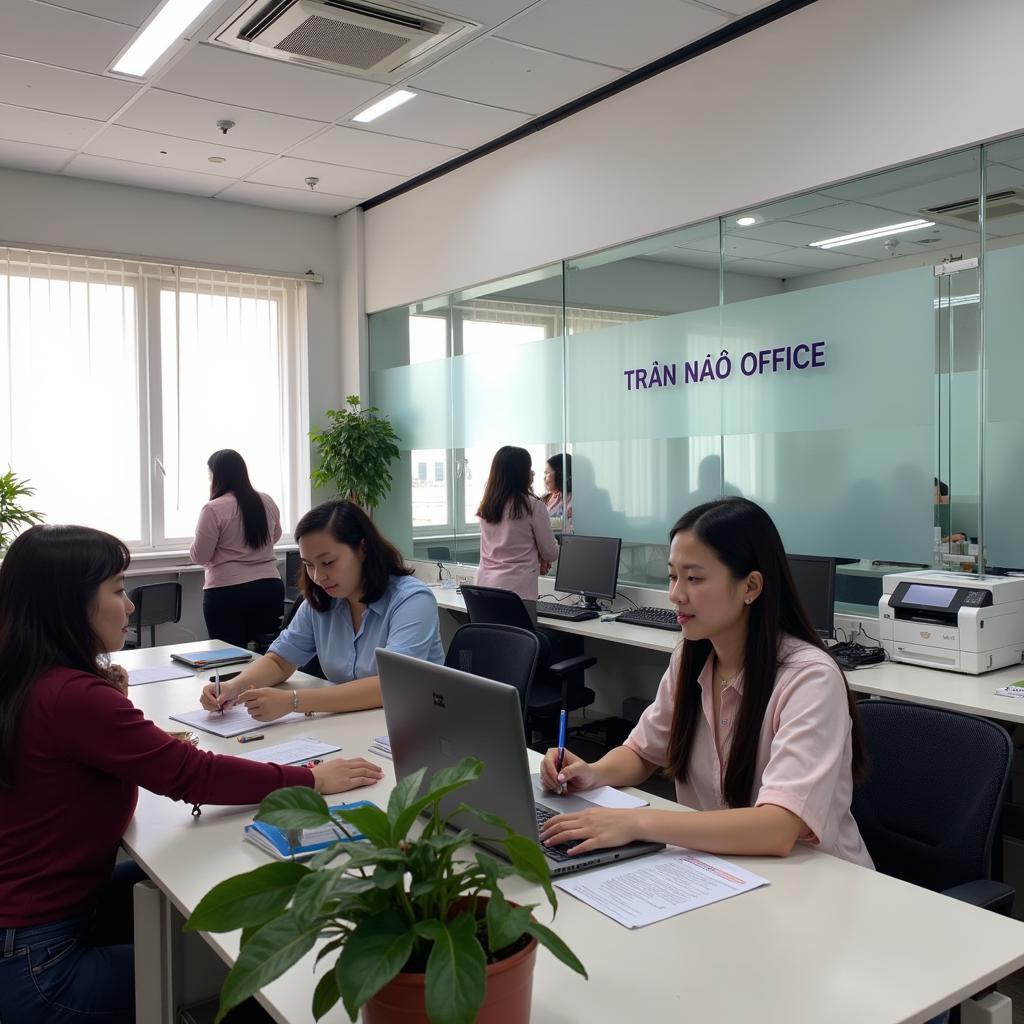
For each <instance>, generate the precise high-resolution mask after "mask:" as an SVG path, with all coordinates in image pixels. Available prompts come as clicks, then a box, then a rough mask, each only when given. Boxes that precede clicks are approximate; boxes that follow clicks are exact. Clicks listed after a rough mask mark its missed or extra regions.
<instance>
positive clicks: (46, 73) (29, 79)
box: [0, 57, 140, 121]
mask: <svg viewBox="0 0 1024 1024" xmlns="http://www.w3.org/2000/svg"><path fill="white" fill-rule="evenodd" d="M139 88H140V87H139V86H135V85H129V84H128V83H127V82H121V81H118V80H116V79H113V78H104V77H103V76H102V75H88V74H85V73H83V72H81V71H66V70H65V69H64V68H51V67H49V66H48V65H46V64H35V63H33V62H31V61H26V60H16V59H15V58H13V57H0V96H2V97H3V98H4V99H5V100H7V101H8V102H10V103H16V104H17V105H18V106H20V107H34V108H36V109H37V110H52V111H55V112H56V113H58V114H72V115H74V116H75V117H91V118H94V119H96V120H100V121H105V120H106V119H107V118H108V117H110V116H111V115H112V114H113V113H114V112H115V111H116V110H118V108H120V107H122V106H123V105H124V104H125V103H127V102H128V100H130V99H131V98H132V96H134V95H135V94H136V93H137V92H138V91H139Z"/></svg>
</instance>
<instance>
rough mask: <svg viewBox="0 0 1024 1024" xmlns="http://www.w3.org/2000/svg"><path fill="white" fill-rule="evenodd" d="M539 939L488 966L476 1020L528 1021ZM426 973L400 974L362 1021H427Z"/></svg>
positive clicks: (495, 1023)
mask: <svg viewBox="0 0 1024 1024" xmlns="http://www.w3.org/2000/svg"><path fill="white" fill-rule="evenodd" d="M536 959H537V940H536V939H534V938H532V937H531V938H530V942H529V944H528V945H527V946H524V947H523V949H521V950H519V952H518V953H514V954H513V955H512V956H510V957H508V959H506V960H499V961H498V962H497V963H495V964H491V965H489V966H488V968H487V995H486V997H485V998H484V1005H483V1006H482V1007H481V1008H480V1013H479V1015H478V1016H477V1018H476V1021H477V1024H529V1020H530V1001H531V998H532V996H533V965H534V961H535V960H536ZM425 978H426V976H425V975H423V974H399V975H398V976H397V977H396V978H395V979H394V980H393V981H391V982H389V983H388V984H387V985H385V986H384V988H382V989H381V990H380V991H379V992H378V993H377V994H376V995H375V996H374V997H373V998H372V999H371V1000H370V1001H369V1002H368V1003H366V1005H365V1006H364V1007H363V1024H427V1022H428V1021H429V1018H428V1017H427V1011H426V1008H425V994H424V993H425V985H426V981H425Z"/></svg>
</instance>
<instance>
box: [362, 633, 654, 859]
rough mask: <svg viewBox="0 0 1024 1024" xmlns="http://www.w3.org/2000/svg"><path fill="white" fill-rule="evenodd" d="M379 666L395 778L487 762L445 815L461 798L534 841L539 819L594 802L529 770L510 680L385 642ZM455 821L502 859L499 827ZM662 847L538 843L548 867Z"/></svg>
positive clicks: (448, 803)
mask: <svg viewBox="0 0 1024 1024" xmlns="http://www.w3.org/2000/svg"><path fill="white" fill-rule="evenodd" d="M377 669H378V671H379V673H380V688H381V693H382V694H383V697H384V717H385V718H386V719H387V723H388V736H389V737H390V740H391V753H392V756H393V757H394V761H395V776H396V777H397V778H398V779H404V778H405V777H406V776H407V775H411V774H412V773H413V772H415V771H417V770H418V769H420V768H424V767H425V768H426V769H427V780H429V779H430V777H431V775H433V773H434V772H436V771H438V770H440V769H441V768H450V767H451V766H452V765H455V764H458V763H459V761H461V760H462V759H463V758H464V757H476V758H479V759H480V760H481V761H482V762H483V764H484V771H483V773H482V774H481V776H480V778H479V779H478V780H477V781H476V782H473V783H470V784H469V785H468V786H465V787H463V788H461V789H459V790H457V791H456V792H454V793H451V794H449V795H448V796H447V797H445V798H444V799H442V801H441V813H442V814H443V815H448V814H450V813H451V811H452V810H454V808H455V807H457V806H458V805H459V804H460V803H466V804H469V806H470V807H476V808H478V809H479V810H481V811H487V812H489V813H491V814H496V815H498V817H500V818H503V819H504V820H505V821H507V822H508V824H509V825H510V826H511V827H512V828H513V829H515V831H516V832H519V833H520V834H522V835H524V836H529V837H530V838H531V839H536V840H537V841H538V843H539V841H540V840H539V838H538V823H539V822H541V821H543V820H545V819H546V818H549V817H551V816H552V815H555V814H561V813H564V812H566V811H582V810H587V809H590V808H592V807H593V806H594V805H593V804H591V803H588V802H587V801H586V800H583V799H581V798H580V797H577V796H559V795H557V794H555V793H548V792H545V791H544V790H542V789H541V788H540V780H539V778H538V777H537V776H531V775H530V765H529V761H528V760H527V754H526V740H525V738H524V735H523V713H522V711H521V709H520V706H519V694H518V692H517V691H516V689H515V687H514V686H508V685H506V684H505V683H498V682H495V681H494V680H493V679H484V678H482V677H481V676H474V675H470V674H469V673H468V672H460V671H459V670H458V669H454V668H445V667H444V666H442V665H433V664H431V663H430V662H428V661H421V660H420V659H418V658H410V657H408V656H407V655H405V654H395V653H394V652H392V651H386V650H383V649H378V650H377ZM452 824H454V825H456V826H457V827H459V828H471V829H473V831H474V832H476V833H478V834H479V835H481V836H483V837H484V838H482V839H480V840H478V842H479V844H480V845H481V846H484V847H486V848H487V849H488V850H491V851H493V852H494V853H496V854H497V855H498V856H500V857H505V859H507V857H506V855H505V849H504V847H503V846H502V845H501V844H500V843H489V842H487V839H486V837H487V835H488V833H490V834H491V835H492V836H496V835H497V834H498V833H497V831H496V830H493V829H490V828H489V826H487V825H485V824H484V823H483V822H482V821H481V820H480V819H479V818H476V817H474V816H473V815H469V814H465V813H464V814H461V815H456V816H455V817H454V818H452ZM663 848H664V845H663V844H662V843H646V842H636V843H629V844H628V845H626V846H616V847H612V848H610V849H607V850H595V851H594V852H593V853H587V854H581V855H579V856H577V857H570V856H569V854H568V852H567V848H565V847H562V848H556V849H552V848H549V847H544V846H542V847H541V850H543V852H544V855H545V857H546V858H547V861H548V867H549V868H550V869H551V874H552V875H564V874H567V873H569V872H571V871H581V870H583V869H584V868H592V867H596V866H597V865H598V864H610V863H612V862H614V861H617V860H626V859H627V858H629V857H639V856H641V855H642V854H645V853H653V852H655V851H656V850H661V849H663Z"/></svg>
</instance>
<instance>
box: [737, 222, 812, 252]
mask: <svg viewBox="0 0 1024 1024" xmlns="http://www.w3.org/2000/svg"><path fill="white" fill-rule="evenodd" d="M734 235H735V236H736V237H742V238H756V239H759V240H760V241H762V242H777V243H778V244H779V245H801V246H803V245H810V243H811V242H817V241H819V240H820V239H821V238H822V234H821V228H819V227H814V226H813V225H810V224H791V223H790V222H789V221H785V220H775V221H770V222H769V223H767V224H757V225H755V226H753V227H749V228H741V227H733V226H732V225H731V224H730V225H729V226H728V227H727V229H726V237H732V236H734Z"/></svg>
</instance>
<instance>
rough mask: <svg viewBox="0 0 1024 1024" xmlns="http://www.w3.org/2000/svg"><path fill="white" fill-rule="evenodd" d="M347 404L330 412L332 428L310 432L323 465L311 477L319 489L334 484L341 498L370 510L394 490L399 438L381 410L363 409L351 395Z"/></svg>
mask: <svg viewBox="0 0 1024 1024" xmlns="http://www.w3.org/2000/svg"><path fill="white" fill-rule="evenodd" d="M345 402H346V404H347V405H348V406H349V408H348V409H328V410H327V418H328V419H329V420H330V421H331V422H330V426H329V427H327V428H326V429H324V430H317V429H316V427H314V428H313V429H312V430H311V431H310V432H309V436H310V438H311V440H312V441H313V443H314V444H315V445H316V446H317V450H318V451H319V454H320V466H319V468H318V469H314V470H313V472H312V473H310V478H311V479H312V481H313V483H315V484H316V485H317V487H330V486H332V485H333V486H334V487H336V488H337V489H338V494H339V495H341V496H342V497H345V498H348V500H349V501H354V502H356V503H357V504H358V505H362V507H363V508H365V509H367V510H370V509H372V508H376V507H377V506H378V505H379V504H380V503H381V501H382V500H383V499H384V497H385V496H386V495H387V493H388V491H389V490H391V463H392V462H393V461H394V460H395V459H397V458H398V456H399V451H398V445H397V443H396V442H397V441H398V440H399V438H398V435H397V434H396V433H395V431H394V428H393V427H392V426H391V423H390V421H389V420H388V419H387V417H386V416H380V415H378V413H379V412H380V410H379V409H377V408H375V407H374V406H370V407H369V408H366V409H360V408H359V396H358V395H349V396H348V398H346V399H345Z"/></svg>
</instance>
